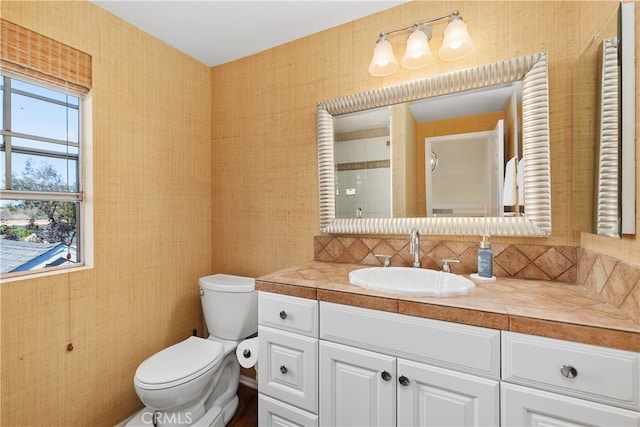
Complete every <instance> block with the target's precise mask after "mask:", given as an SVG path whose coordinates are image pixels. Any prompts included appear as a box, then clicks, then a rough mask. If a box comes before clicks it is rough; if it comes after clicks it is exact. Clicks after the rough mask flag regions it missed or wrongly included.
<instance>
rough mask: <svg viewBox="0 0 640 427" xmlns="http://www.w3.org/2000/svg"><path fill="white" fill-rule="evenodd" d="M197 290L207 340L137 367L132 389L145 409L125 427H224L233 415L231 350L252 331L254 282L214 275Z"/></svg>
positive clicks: (235, 376) (236, 371)
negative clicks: (205, 324)
mask: <svg viewBox="0 0 640 427" xmlns="http://www.w3.org/2000/svg"><path fill="white" fill-rule="evenodd" d="M199 284H200V296H201V301H202V309H203V311H204V318H205V321H206V323H207V329H209V334H210V335H209V338H207V339H204V338H199V337H189V338H187V339H186V340H184V341H182V342H179V343H178V344H175V345H172V346H171V347H168V348H165V349H164V350H162V351H160V352H158V353H156V354H154V355H152V356H151V357H149V358H148V359H146V360H145V361H144V362H142V363H141V364H140V366H138V369H137V370H136V375H135V378H134V380H133V383H134V386H135V389H136V393H137V394H138V397H139V398H140V400H141V401H142V403H144V404H145V408H144V409H142V411H140V412H138V413H137V414H136V415H135V416H134V417H133V418H132V419H131V420H129V421H128V422H127V424H126V425H127V426H130V427H133V426H145V427H148V426H150V425H155V426H185V425H193V426H207V427H209V426H224V425H226V424H227V423H228V422H229V420H230V419H231V417H232V416H233V414H234V413H235V411H236V409H237V407H238V396H237V390H238V383H239V380H240V365H239V363H238V360H237V358H236V354H235V349H236V347H237V345H238V343H239V342H240V341H241V340H243V339H244V338H246V337H248V336H251V335H253V334H255V333H256V332H257V331H258V297H257V292H255V280H254V279H252V278H249V277H240V276H230V275H226V274H215V275H213V276H207V277H203V278H201V279H200V281H199Z"/></svg>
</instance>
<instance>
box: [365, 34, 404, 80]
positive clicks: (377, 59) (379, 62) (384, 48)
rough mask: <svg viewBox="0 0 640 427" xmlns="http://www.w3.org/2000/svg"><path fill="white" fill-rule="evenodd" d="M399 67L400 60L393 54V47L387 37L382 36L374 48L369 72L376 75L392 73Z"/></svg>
mask: <svg viewBox="0 0 640 427" xmlns="http://www.w3.org/2000/svg"><path fill="white" fill-rule="evenodd" d="M397 69H398V61H396V58H395V56H393V47H391V43H389V40H387V38H386V37H381V38H380V39H378V41H377V42H376V47H375V48H374V49H373V58H372V59H371V64H370V65H369V74H371V75H372V76H374V77H384V76H388V75H391V74H393V73H395V72H396V70H397Z"/></svg>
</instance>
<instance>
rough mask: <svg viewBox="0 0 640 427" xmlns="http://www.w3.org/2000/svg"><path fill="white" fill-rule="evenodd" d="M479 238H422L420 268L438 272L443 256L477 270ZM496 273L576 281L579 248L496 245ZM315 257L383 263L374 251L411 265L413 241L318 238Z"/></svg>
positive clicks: (462, 270)
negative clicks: (475, 240) (410, 242)
mask: <svg viewBox="0 0 640 427" xmlns="http://www.w3.org/2000/svg"><path fill="white" fill-rule="evenodd" d="M478 247H479V246H478V242H451V241H445V240H426V239H424V238H422V239H421V240H420V264H421V266H422V268H430V269H434V270H440V269H441V268H442V260H443V259H457V260H460V263H459V264H453V265H452V266H451V271H452V272H453V273H459V274H469V273H474V272H476V271H477V266H478ZM491 248H492V249H493V274H494V275H495V276H497V277H513V278H518V279H534V280H557V281H559V282H565V283H576V280H577V261H578V257H577V248H576V247H573V246H542V245H512V244H500V243H492V245H491ZM314 255H315V259H316V260H318V261H329V262H344V263H352V264H365V265H374V266H377V265H382V261H383V260H382V258H378V257H376V255H390V256H391V265H393V266H411V265H413V255H412V254H410V253H409V239H393V238H389V239H386V238H374V237H357V236H353V237H352V236H348V237H347V236H324V235H321V236H315V238H314Z"/></svg>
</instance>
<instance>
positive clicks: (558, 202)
mask: <svg viewBox="0 0 640 427" xmlns="http://www.w3.org/2000/svg"><path fill="white" fill-rule="evenodd" d="M583 3H584V4H582V5H580V4H579V2H567V1H558V2H549V1H532V2H517V1H516V2H487V1H483V2H476V1H456V2H429V1H416V2H411V3H409V4H405V5H402V6H399V7H396V8H394V9H391V10H389V11H386V12H382V13H380V14H376V15H373V16H370V17H367V18H364V19H360V20H357V21H354V22H352V23H349V24H346V25H343V26H340V27H337V28H334V29H331V30H328V31H324V32H322V33H320V34H316V35H313V36H309V37H306V38H303V39H300V40H297V41H295V42H292V43H289V44H287V45H284V46H280V47H278V48H275V49H271V50H269V51H267V52H263V53H261V54H258V55H254V56H251V57H249V58H245V59H242V60H239V61H235V62H232V63H229V64H225V65H222V66H219V67H215V68H213V69H212V77H213V82H212V84H213V88H212V99H213V113H212V118H213V121H212V126H213V127H212V137H213V151H214V155H213V199H214V201H215V203H214V204H215V206H214V217H213V233H214V234H213V235H214V236H215V242H216V247H214V254H215V256H214V261H213V264H214V269H216V270H226V271H230V272H242V273H246V274H250V275H259V274H263V273H267V272H269V271H274V270H276V269H279V268H282V267H286V266H289V265H292V264H296V263H300V262H302V261H306V260H308V259H311V258H312V257H313V248H312V245H311V242H312V239H313V236H314V235H315V234H318V233H319V225H318V201H317V197H318V194H317V193H318V191H317V185H318V182H317V176H316V173H315V172H316V168H317V161H316V153H317V151H316V144H317V141H316V128H315V126H316V117H315V109H316V103H317V101H319V100H322V99H326V98H332V97H337V96H340V95H345V94H350V93H355V92H361V91H365V90H370V89H375V88H378V87H383V86H388V85H392V84H397V83H402V82H406V81H409V80H415V79H419V78H423V77H427V76H432V75H436V74H441V73H444V72H447V71H451V70H454V69H457V68H461V67H470V66H475V65H480V64H484V63H489V62H494V61H500V60H504V59H506V58H510V57H515V56H519V55H525V54H530V53H535V52H540V51H547V52H548V53H549V87H550V103H551V105H550V121H551V176H552V188H553V191H552V193H553V194H552V210H553V216H552V220H553V235H552V236H551V237H550V238H498V237H495V238H493V241H495V242H496V243H498V242H500V243H531V244H543V245H569V246H577V245H579V243H580V235H579V233H577V232H575V231H573V227H572V218H573V207H572V203H571V197H572V188H571V179H572V175H571V163H572V126H571V119H572V75H573V63H574V61H575V59H576V58H577V56H578V54H579V52H580V49H582V48H583V47H584V46H586V42H585V41H584V40H586V39H585V38H584V37H582V35H581V33H586V32H587V31H586V30H582V31H581V25H582V24H581V20H580V19H578V16H579V14H580V12H582V13H583V14H584V15H589V16H588V17H587V18H588V19H590V21H588V22H592V21H593V22H597V17H598V16H600V17H602V10H603V9H608V10H612V8H613V7H615V2H607V3H608V4H607V3H605V4H604V6H602V5H600V6H598V7H597V10H596V11H595V12H593V13H590V7H594V8H595V7H596V6H595V5H596V4H600V3H602V2H595V3H593V4H587V3H586V2H583ZM454 8H457V9H459V10H460V13H461V15H462V16H463V17H464V19H465V21H466V22H467V25H468V28H469V32H470V33H471V35H472V37H473V38H474V40H475V43H476V49H475V50H474V52H473V53H472V54H471V55H470V56H468V57H467V58H465V59H463V60H460V61H456V62H452V63H445V62H441V61H437V62H436V63H435V64H434V65H432V66H429V67H427V68H425V69H421V70H413V71H409V70H403V69H401V70H399V71H398V72H396V73H395V74H394V75H392V76H390V77H386V78H374V77H371V76H370V75H369V74H368V73H367V66H368V63H369V61H370V59H371V54H372V49H373V46H374V44H375V40H376V36H377V35H378V33H379V32H380V31H382V30H389V29H393V28H398V27H402V26H405V25H408V24H410V23H412V22H414V21H415V20H416V19H426V18H429V17H432V16H436V15H439V14H442V13H446V12H448V11H450V10H452V9H454ZM587 12H589V13H590V14H588V13H587ZM593 26H595V24H594V25H593ZM444 27H445V24H444V23H439V24H436V25H435V26H434V38H433V45H434V46H435V47H436V48H437V47H438V46H439V45H440V43H441V38H442V32H443V30H444ZM405 41H406V37H405V36H403V35H398V36H392V38H391V43H392V44H393V45H394V48H395V51H396V55H400V54H401V53H400V52H402V51H403V49H404V44H405ZM234 171H237V173H232V172H234ZM474 238H477V236H471V237H469V236H452V237H450V239H451V240H462V241H469V240H473V239H474ZM634 244H635V241H634ZM636 252H640V251H636ZM637 261H640V260H637Z"/></svg>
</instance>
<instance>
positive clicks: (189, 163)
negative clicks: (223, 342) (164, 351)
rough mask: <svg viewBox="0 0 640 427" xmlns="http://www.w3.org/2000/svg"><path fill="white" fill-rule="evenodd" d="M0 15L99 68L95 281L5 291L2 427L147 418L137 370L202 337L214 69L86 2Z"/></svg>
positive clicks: (79, 276) (12, 4) (6, 9)
mask: <svg viewBox="0 0 640 427" xmlns="http://www.w3.org/2000/svg"><path fill="white" fill-rule="evenodd" d="M1 7H2V17H3V18H5V19H7V20H10V21H13V22H15V23H17V24H19V25H22V26H25V27H28V28H30V29H32V30H35V31H38V32H40V33H42V34H44V35H46V36H48V37H52V38H54V39H56V40H59V41H60V42H63V43H66V44H69V45H71V46H73V47H75V48H78V49H80V50H83V51H85V52H87V53H89V54H90V55H91V56H92V58H93V95H92V96H93V151H94V174H93V180H94V198H93V199H94V209H95V213H94V222H95V236H94V240H95V267H94V268H93V269H91V270H87V271H84V272H82V273H72V274H69V275H57V276H51V277H48V278H42V279H37V280H21V281H16V282H11V283H3V284H2V287H1V291H2V314H1V316H2V318H1V323H2V326H1V332H2V342H1V352H2V353H1V358H2V364H1V366H2V374H1V375H2V383H1V387H2V388H1V390H0V393H1V395H2V399H1V400H2V420H1V424H2V425H3V426H5V425H6V426H37V425H46V426H80V425H91V426H107V425H114V424H115V423H117V422H119V421H120V420H122V419H124V418H125V417H126V416H128V415H130V414H131V413H133V411H134V410H135V409H137V408H138V407H139V406H140V403H139V400H138V398H137V396H136V394H135V391H134V388H133V375H134V372H135V369H136V367H137V365H138V364H139V363H140V362H141V361H142V360H143V359H144V358H146V357H147V356H149V355H150V354H152V353H154V352H156V351H158V350H160V349H161V348H163V347H165V346H167V345H169V344H172V343H175V342H177V341H179V340H181V339H183V338H185V337H186V336H188V335H190V334H191V330H192V329H193V328H198V330H199V331H200V332H202V328H203V326H202V314H201V310H200V297H199V296H198V292H197V279H198V277H200V276H203V275H207V274H211V271H212V270H211V258H212V250H211V248H212V244H211V241H210V239H211V175H210V173H209V170H210V168H211V148H210V143H211V137H210V120H211V119H210V74H209V69H208V68H207V67H205V66H204V65H202V64H200V63H199V62H196V61H194V60H193V59H191V58H188V57H187V56H185V55H183V54H181V53H178V52H177V51H176V50H174V49H172V48H170V47H168V46H166V45H164V44H162V43H160V42H158V41H156V40H154V39H152V38H151V37H150V36H149V35H147V34H144V33H142V32H141V31H139V30H137V29H135V28H133V27H131V26H130V25H128V24H126V23H124V22H123V21H121V20H118V19H116V18H115V17H114V16H112V15H110V14H108V13H106V12H104V11H103V10H102V9H99V8H98V7H97V6H95V5H93V4H92V3H89V2H16V1H2V3H1ZM68 343H73V347H74V348H73V351H71V352H68V351H67V344H68Z"/></svg>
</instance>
